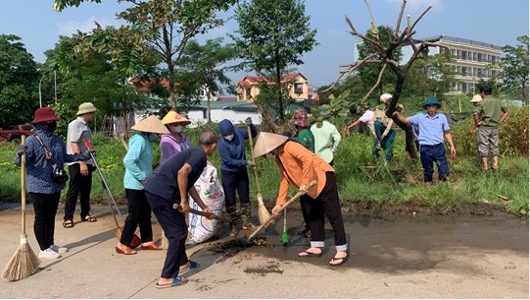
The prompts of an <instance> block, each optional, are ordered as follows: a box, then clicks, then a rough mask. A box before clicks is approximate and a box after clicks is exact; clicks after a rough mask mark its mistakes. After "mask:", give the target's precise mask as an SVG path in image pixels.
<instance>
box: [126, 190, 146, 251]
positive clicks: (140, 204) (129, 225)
mask: <svg viewBox="0 0 530 300" xmlns="http://www.w3.org/2000/svg"><path fill="white" fill-rule="evenodd" d="M125 195H126V196H127V207H128V209H129V214H128V215H127V218H126V219H125V224H124V225H123V231H122V234H121V238H120V243H122V244H123V245H126V246H130V245H131V242H132V239H133V236H134V232H135V231H136V227H137V226H138V225H139V226H140V236H141V238H142V242H143V243H147V242H151V241H152V240H153V227H151V206H149V202H147V198H146V197H145V193H144V191H143V190H131V189H125Z"/></svg>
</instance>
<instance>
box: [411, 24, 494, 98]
mask: <svg viewBox="0 0 530 300" xmlns="http://www.w3.org/2000/svg"><path fill="white" fill-rule="evenodd" d="M420 41H429V42H435V43H438V44H439V45H440V47H431V48H429V54H431V55H433V54H438V53H442V52H443V51H450V53H451V55H452V56H453V57H454V58H455V62H454V63H452V64H453V65H454V67H455V69H456V72H457V75H456V76H455V79H456V80H457V81H458V82H457V83H456V84H455V85H454V86H453V93H475V92H476V90H475V85H476V83H477V82H479V81H480V80H481V79H483V80H489V79H491V78H495V76H496V75H497V74H498V73H499V71H500V70H499V69H495V68H493V69H486V66H487V65H488V64H495V63H498V62H499V61H500V59H501V56H502V54H503V51H502V47H500V46H496V45H493V44H489V43H484V42H478V41H473V40H468V39H463V38H457V37H452V36H447V35H444V34H441V35H438V36H435V37H429V38H425V39H420V40H418V42H420Z"/></svg>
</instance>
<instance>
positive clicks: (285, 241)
mask: <svg viewBox="0 0 530 300" xmlns="http://www.w3.org/2000/svg"><path fill="white" fill-rule="evenodd" d="M281 242H282V244H283V245H284V246H286V247H287V244H289V234H287V209H284V210H283V233H282V239H281Z"/></svg>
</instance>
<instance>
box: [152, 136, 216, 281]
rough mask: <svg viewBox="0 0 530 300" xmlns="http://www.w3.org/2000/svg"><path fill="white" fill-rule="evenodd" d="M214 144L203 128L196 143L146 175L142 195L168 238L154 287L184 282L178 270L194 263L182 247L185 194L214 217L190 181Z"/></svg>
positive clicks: (211, 151)
mask: <svg viewBox="0 0 530 300" xmlns="http://www.w3.org/2000/svg"><path fill="white" fill-rule="evenodd" d="M216 148H217V136H216V135H215V133H213V132H212V131H205V132H204V133H203V134H201V136H200V138H199V147H192V148H188V149H186V150H184V151H182V152H179V153H177V154H175V155H173V156H171V157H170V158H169V159H168V160H166V161H165V162H164V163H163V164H162V165H160V166H159V167H158V168H157V169H156V170H155V171H154V172H153V173H152V174H151V176H149V177H148V179H147V183H146V185H145V187H144V192H145V196H146V198H147V201H148V202H149V205H150V206H151V209H152V210H153V213H154V214H155V216H156V218H157V219H158V222H159V223H160V226H161V227H162V229H163V230H164V233H165V235H166V237H167V238H168V241H169V247H168V249H167V254H166V260H165V262H164V268H163V269H162V275H161V276H160V278H159V280H158V282H157V283H156V287H157V288H165V287H172V286H178V285H182V284H185V283H186V282H187V279H186V278H184V277H180V276H179V272H180V273H182V272H184V271H187V270H190V269H194V268H196V267H197V266H198V265H197V263H195V262H192V261H190V260H188V257H187V256H186V251H185V243H186V237H187V235H188V227H187V226H186V217H185V214H186V213H188V212H189V210H190V206H189V203H188V194H189V195H190V196H191V197H192V198H193V200H195V202H196V203H197V204H198V205H199V206H200V207H201V209H202V210H203V211H204V212H205V213H207V214H209V217H208V218H209V219H212V218H214V217H215V214H214V213H212V210H211V209H210V208H209V207H207V206H206V205H205V204H204V202H203V201H202V199H201V197H200V196H199V194H198V192H197V190H196V189H195V187H194V184H195V182H196V181H197V179H199V176H200V175H201V173H202V171H203V170H204V168H206V161H207V160H206V156H210V155H212V153H213V152H214V151H215V149H216ZM174 203H178V204H180V207H181V210H180V211H178V210H175V209H173V204H174Z"/></svg>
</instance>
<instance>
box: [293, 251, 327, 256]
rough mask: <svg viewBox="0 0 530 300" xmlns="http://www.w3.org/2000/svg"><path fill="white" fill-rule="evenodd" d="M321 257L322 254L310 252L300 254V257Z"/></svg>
mask: <svg viewBox="0 0 530 300" xmlns="http://www.w3.org/2000/svg"><path fill="white" fill-rule="evenodd" d="M321 256H322V252H320V253H318V254H317V253H311V252H308V251H307V250H306V251H304V252H300V253H298V257H321Z"/></svg>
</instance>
